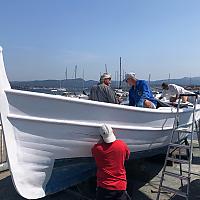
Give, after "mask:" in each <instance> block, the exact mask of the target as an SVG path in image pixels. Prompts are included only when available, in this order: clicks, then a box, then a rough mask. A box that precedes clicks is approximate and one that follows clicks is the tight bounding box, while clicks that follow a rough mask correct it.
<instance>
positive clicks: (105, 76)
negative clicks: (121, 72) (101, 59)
mask: <svg viewBox="0 0 200 200" xmlns="http://www.w3.org/2000/svg"><path fill="white" fill-rule="evenodd" d="M108 78H109V79H111V75H110V74H108V73H103V74H102V75H101V77H100V82H101V83H102V82H103V81H104V79H108Z"/></svg>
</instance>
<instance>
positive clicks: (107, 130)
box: [99, 124, 116, 143]
mask: <svg viewBox="0 0 200 200" xmlns="http://www.w3.org/2000/svg"><path fill="white" fill-rule="evenodd" d="M99 133H100V135H101V136H102V138H103V140H104V142H105V143H112V142H114V141H115V140H116V137H115V134H114V132H113V129H112V128H111V126H110V125H108V124H103V125H102V126H101V127H100V129H99Z"/></svg>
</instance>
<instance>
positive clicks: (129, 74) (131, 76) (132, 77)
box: [124, 72, 135, 81]
mask: <svg viewBox="0 0 200 200" xmlns="http://www.w3.org/2000/svg"><path fill="white" fill-rule="evenodd" d="M128 79H135V73H134V72H130V73H128V74H126V75H125V79H124V81H127V80H128Z"/></svg>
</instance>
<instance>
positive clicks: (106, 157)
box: [92, 140, 130, 190]
mask: <svg viewBox="0 0 200 200" xmlns="http://www.w3.org/2000/svg"><path fill="white" fill-rule="evenodd" d="M92 155H93V157H94V158H95V161H96V165H97V186H98V187H102V188H105V189H108V190H126V185H127V181H126V170H125V167H124V161H125V160H128V158H129V155H130V151H129V149H128V147H127V145H126V144H125V143H124V142H123V141H121V140H116V141H114V142H113V143H108V144H107V143H104V142H103V143H98V144H95V145H94V147H93V148H92Z"/></svg>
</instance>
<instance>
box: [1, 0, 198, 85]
mask: <svg viewBox="0 0 200 200" xmlns="http://www.w3.org/2000/svg"><path fill="white" fill-rule="evenodd" d="M199 10H200V1H199V0H190V1H188V0H17V1H14V0H0V46H2V47H3V54H4V62H5V66H6V71H7V75H8V78H9V80H11V81H14V80H17V81H23V80H43V79H64V78H65V71H66V68H67V71H68V73H67V75H68V78H73V77H74V68H75V65H77V77H83V74H84V78H85V79H86V80H90V79H92V80H98V79H99V75H100V73H103V72H105V64H106V66H107V68H108V72H109V73H111V74H112V77H113V79H115V75H116V71H119V58H120V57H122V68H123V70H124V71H125V72H135V73H136V75H137V77H138V78H140V79H148V77H149V74H151V79H152V80H159V79H168V77H169V74H170V76H171V78H181V77H185V76H186V77H196V76H200V11H199ZM83 71H84V73H83Z"/></svg>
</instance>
